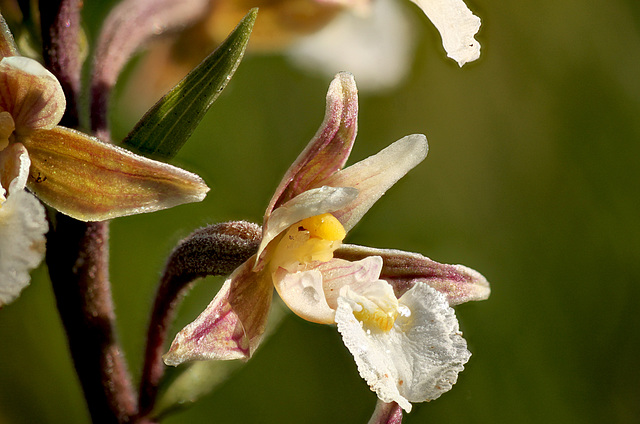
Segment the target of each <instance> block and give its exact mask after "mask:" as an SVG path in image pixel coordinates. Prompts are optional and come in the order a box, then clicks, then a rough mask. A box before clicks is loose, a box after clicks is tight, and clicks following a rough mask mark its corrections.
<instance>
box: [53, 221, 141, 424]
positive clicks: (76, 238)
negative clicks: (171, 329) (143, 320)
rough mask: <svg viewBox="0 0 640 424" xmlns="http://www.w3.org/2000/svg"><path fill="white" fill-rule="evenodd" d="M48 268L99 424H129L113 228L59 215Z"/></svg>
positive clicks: (130, 397) (131, 400)
mask: <svg viewBox="0 0 640 424" xmlns="http://www.w3.org/2000/svg"><path fill="white" fill-rule="evenodd" d="M56 224H57V225H56V228H55V230H52V231H50V233H49V237H48V243H47V265H48V267H49V274H50V276H51V282H52V285H53V291H54V294H55V297H56V301H57V305H58V310H59V312H60V317H61V319H62V323H63V325H64V327H65V330H66V332H67V337H68V341H69V349H70V351H71V356H72V358H73V361H74V364H75V368H76V372H77V373H78V377H79V379H80V383H81V385H82V389H83V391H84V395H85V398H86V401H87V405H88V407H89V412H90V415H91V418H92V420H93V422H94V423H126V422H130V421H131V417H133V416H134V415H135V413H136V401H135V395H134V391H133V388H132V386H131V380H130V377H129V375H128V372H127V367H126V364H125V361H124V358H123V354H122V350H121V348H120V346H119V345H118V341H117V339H116V335H115V322H114V321H115V316H114V312H113V303H112V300H111V288H110V285H109V275H108V223H106V222H89V223H85V222H80V221H76V220H74V219H72V218H69V217H67V216H64V215H61V214H58V215H57V223H56Z"/></svg>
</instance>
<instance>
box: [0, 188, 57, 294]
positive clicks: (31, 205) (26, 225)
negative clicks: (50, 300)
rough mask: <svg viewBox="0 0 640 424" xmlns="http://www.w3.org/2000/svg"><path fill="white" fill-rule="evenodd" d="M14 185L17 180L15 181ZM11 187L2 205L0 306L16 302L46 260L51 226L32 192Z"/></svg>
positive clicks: (0, 220)
mask: <svg viewBox="0 0 640 424" xmlns="http://www.w3.org/2000/svg"><path fill="white" fill-rule="evenodd" d="M14 182H15V180H14ZM18 185H19V184H15V185H14V184H11V189H10V192H9V197H8V198H7V200H6V201H5V202H4V203H2V205H0V307H2V306H4V305H6V304H8V303H10V302H12V301H13V300H15V299H16V298H17V297H18V295H19V294H20V292H21V291H22V289H24V288H25V287H26V286H27V285H28V284H29V280H30V276H29V272H30V271H31V270H32V269H34V268H35V267H37V266H38V265H39V264H40V262H41V261H42V258H43V257H44V250H45V237H44V234H45V233H46V232H47V229H48V225H47V220H46V218H45V213H44V208H43V207H42V205H41V204H40V202H38V200H37V199H36V198H35V197H34V196H33V195H32V194H30V193H27V192H26V191H24V190H22V189H20V190H14V187H16V186H18Z"/></svg>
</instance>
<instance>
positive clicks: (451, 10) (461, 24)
mask: <svg viewBox="0 0 640 424" xmlns="http://www.w3.org/2000/svg"><path fill="white" fill-rule="evenodd" d="M411 1H412V2H414V3H415V4H417V5H418V7H420V9H422V11H423V12H424V13H425V14H426V15H427V17H428V18H429V19H430V20H431V22H433V25H435V27H436V28H437V29H438V31H440V35H441V36H442V45H443V46H444V49H445V50H446V51H447V56H448V57H450V58H451V59H453V60H455V61H456V62H458V65H460V66H462V65H464V64H465V63H467V62H472V61H474V60H476V59H477V58H479V57H480V43H478V42H477V41H476V40H475V39H474V38H473V37H474V36H475V35H476V33H477V32H478V30H479V29H480V18H478V17H477V16H475V15H474V14H473V13H471V11H470V10H469V8H468V7H467V6H466V5H465V4H464V2H463V1H462V0H411Z"/></svg>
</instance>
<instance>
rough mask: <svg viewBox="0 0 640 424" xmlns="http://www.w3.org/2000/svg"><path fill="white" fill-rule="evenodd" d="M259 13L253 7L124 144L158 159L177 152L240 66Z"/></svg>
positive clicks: (142, 120)
mask: <svg viewBox="0 0 640 424" xmlns="http://www.w3.org/2000/svg"><path fill="white" fill-rule="evenodd" d="M257 14H258V9H257V8H254V9H251V11H250V12H249V13H247V15H246V16H245V17H244V18H243V19H242V20H241V21H240V23H239V24H238V26H237V27H236V28H235V29H234V30H233V32H232V33H231V34H230V35H229V37H227V39H226V40H225V41H224V42H223V43H222V44H221V45H220V46H218V48H217V49H216V50H215V51H214V52H213V53H211V54H210V55H209V56H207V58H206V59H205V60H204V61H202V63H200V65H198V66H197V67H196V68H195V69H193V70H192V71H191V72H190V73H189V74H188V75H187V76H186V77H185V78H184V79H183V80H182V81H180V82H179V83H178V84H177V85H176V86H175V87H174V88H173V89H172V90H171V91H170V92H169V93H167V94H166V95H165V96H164V97H163V98H162V99H160V100H159V101H158V103H156V104H155V105H154V106H153V107H152V108H151V109H150V110H149V111H148V112H147V113H146V114H145V115H144V116H143V117H142V119H141V120H140V121H139V122H138V123H137V124H136V126H135V128H134V129H133V130H132V131H131V132H130V133H129V135H128V136H127V137H126V138H125V139H124V141H123V144H124V145H125V146H126V147H127V148H129V149H132V150H134V151H136V152H138V153H140V154H143V155H145V156H150V157H154V158H157V159H165V160H166V159H170V158H172V157H173V156H175V155H176V153H177V152H178V150H180V148H181V147H182V146H183V145H184V143H185V142H186V141H187V139H188V138H189V137H190V136H191V134H192V133H193V131H194V130H195V128H196V126H197V125H198V124H199V123H200V120H201V119H202V118H203V117H204V115H205V113H206V112H207V110H209V108H210V107H211V105H213V102H214V101H215V100H216V99H217V98H218V96H219V95H220V93H221V92H222V90H224V88H225V87H226V85H227V83H228V82H229V80H231V77H232V76H233V74H234V72H235V71H236V69H237V68H238V65H239V64H240V61H241V60H242V57H243V56H244V51H245V49H246V47H247V43H248V42H249V37H250V36H251V31H252V29H253V24H254V22H255V20H256V16H257Z"/></svg>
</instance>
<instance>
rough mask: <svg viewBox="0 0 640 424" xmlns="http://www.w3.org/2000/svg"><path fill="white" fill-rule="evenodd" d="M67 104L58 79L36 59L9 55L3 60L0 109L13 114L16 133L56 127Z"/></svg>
mask: <svg viewBox="0 0 640 424" xmlns="http://www.w3.org/2000/svg"><path fill="white" fill-rule="evenodd" d="M66 104H67V103H66V100H65V97H64V92H63V91H62V87H61V86H60V83H59V82H58V80H57V79H56V77H55V76H54V75H53V74H52V73H51V72H49V71H47V70H46V69H45V68H44V67H43V66H42V65H40V64H39V63H38V62H36V61H35V60H33V59H29V58H27V57H22V56H10V57H5V58H3V59H2V60H1V61H0V110H4V111H7V112H9V113H10V114H11V117H12V118H13V120H14V122H15V126H16V134H18V135H23V134H27V133H29V132H30V131H32V130H35V129H50V128H53V127H55V126H56V125H57V124H58V122H60V119H61V118H62V115H63V114H64V109H65V107H66Z"/></svg>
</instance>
